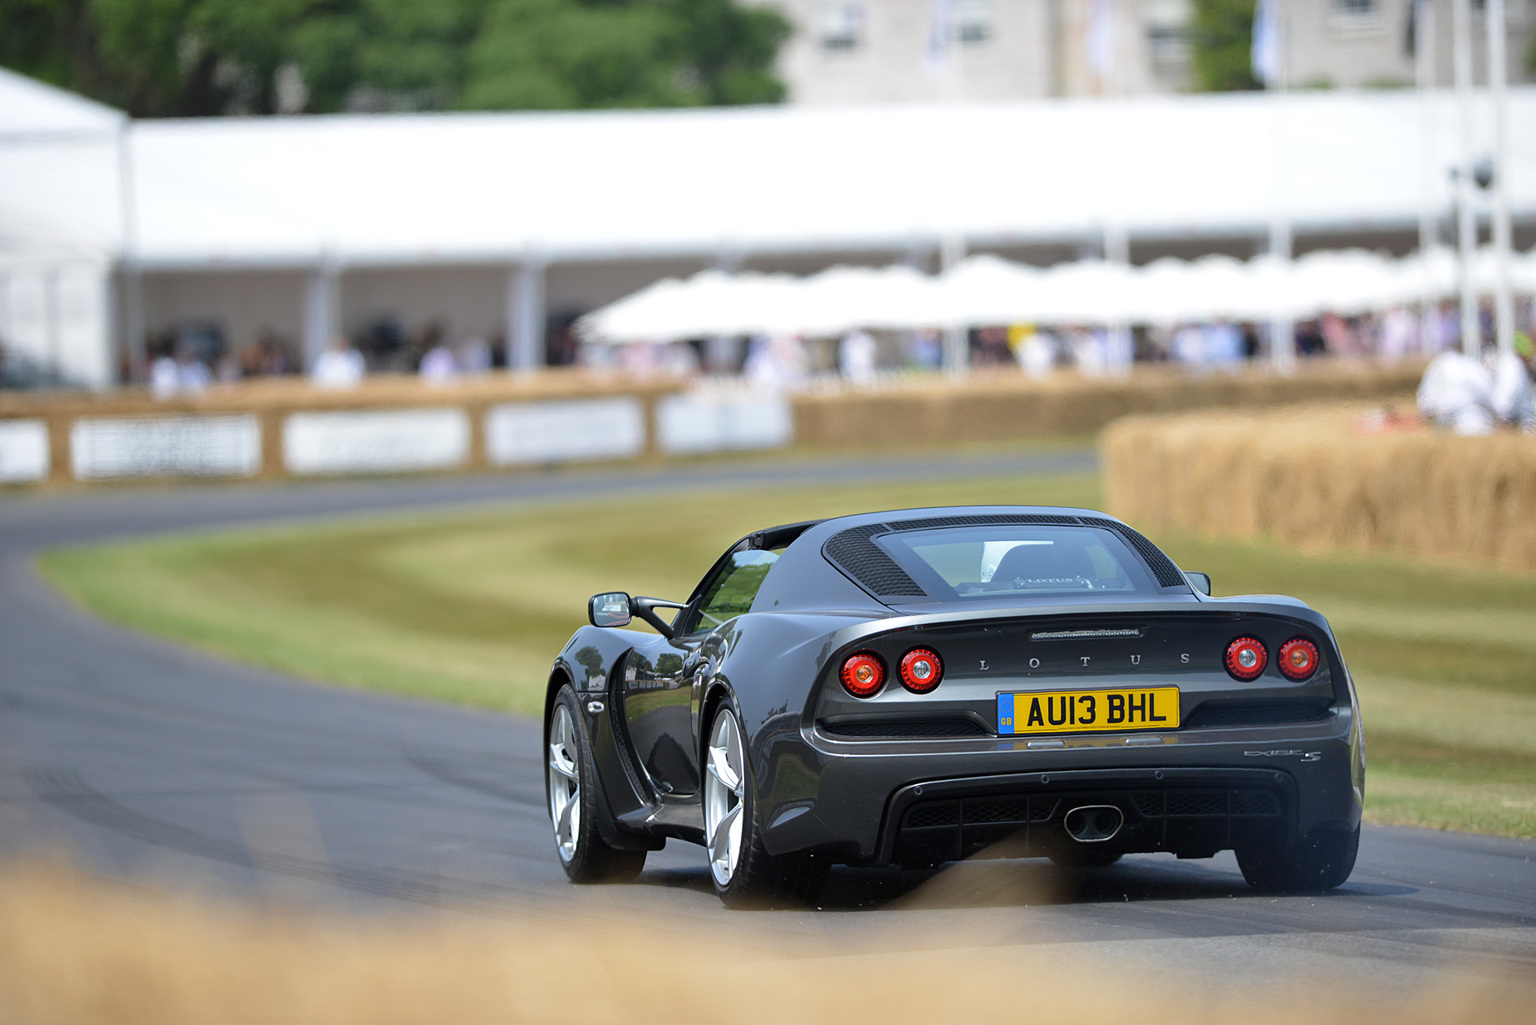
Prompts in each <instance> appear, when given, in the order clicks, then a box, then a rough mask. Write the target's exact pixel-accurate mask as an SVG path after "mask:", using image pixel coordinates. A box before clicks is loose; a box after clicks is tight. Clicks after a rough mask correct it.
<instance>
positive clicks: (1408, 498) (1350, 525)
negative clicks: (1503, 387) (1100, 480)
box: [1101, 403, 1536, 572]
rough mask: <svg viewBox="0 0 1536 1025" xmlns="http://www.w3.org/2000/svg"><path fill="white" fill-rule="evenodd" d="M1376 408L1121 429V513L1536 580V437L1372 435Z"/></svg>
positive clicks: (1107, 457)
mask: <svg viewBox="0 0 1536 1025" xmlns="http://www.w3.org/2000/svg"><path fill="white" fill-rule="evenodd" d="M1371 408H1372V407H1370V406H1368V405H1363V404H1359V403H1354V404H1341V405H1311V406H1299V407H1292V408H1286V409H1278V410H1272V411H1267V412H1259V413H1251V412H1248V413H1245V412H1237V411H1223V412H1214V411H1208V412H1202V413H1191V414H1184V415H1178V416H1135V417H1128V418H1126V419H1122V420H1119V421H1117V422H1115V423H1113V424H1111V425H1110V426H1109V427H1108V428H1107V429H1106V430H1105V432H1104V434H1103V437H1102V441H1101V454H1102V461H1103V468H1104V479H1105V495H1106V498H1107V499H1108V504H1109V507H1110V509H1111V511H1113V512H1114V513H1115V515H1117V516H1120V517H1122V518H1124V519H1126V520H1129V521H1130V522H1132V523H1136V524H1138V525H1141V526H1143V527H1144V528H1149V529H1152V528H1165V529H1174V530H1187V531H1192V532H1196V533H1200V534H1204V535H1208V536H1213V537H1233V538H1253V537H1263V536H1267V537H1273V538H1278V539H1280V540H1282V541H1285V542H1287V543H1289V544H1293V545H1296V546H1298V547H1301V548H1303V549H1306V550H1312V551H1322V550H1328V549H1340V548H1343V549H1354V550H1395V551H1401V552H1410V553H1413V554H1416V555H1421V556H1427V557H1429V558H1432V559H1439V560H1458V559H1466V560H1474V561H1477V562H1480V563H1484V564H1491V565H1499V566H1503V567H1505V568H1507V569H1513V570H1519V571H1526V572H1530V571H1536V438H1531V437H1529V436H1524V435H1518V434H1496V435H1491V436H1488V437H1481V438H1463V437H1456V436H1453V435H1448V434H1443V433H1440V432H1438V431H1434V430H1430V429H1427V428H1418V429H1411V430H1395V431H1389V432H1383V433H1363V432H1362V431H1361V430H1360V418H1361V417H1362V415H1364V414H1367V413H1368V412H1370V410H1371Z"/></svg>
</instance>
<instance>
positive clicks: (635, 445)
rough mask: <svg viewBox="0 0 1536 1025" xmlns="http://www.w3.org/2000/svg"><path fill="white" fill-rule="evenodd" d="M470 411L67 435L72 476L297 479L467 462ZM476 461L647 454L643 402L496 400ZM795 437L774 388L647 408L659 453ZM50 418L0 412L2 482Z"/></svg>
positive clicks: (310, 416) (309, 415)
mask: <svg viewBox="0 0 1536 1025" xmlns="http://www.w3.org/2000/svg"><path fill="white" fill-rule="evenodd" d="M472 426H473V425H472V423H471V414H470V413H469V412H468V411H467V410H464V409H461V408H458V407H452V406H448V407H439V408H426V409H372V410H334V411H324V412H321V411H313V412H297V413H289V414H287V415H285V416H283V418H282V423H281V452H280V453H276V452H273V453H264V452H263V443H262V429H261V421H260V418H259V417H258V416H257V415H256V414H251V413H240V414H218V415H163V416H118V417H113V416H101V417H84V418H81V419H79V420H76V421H75V422H74V424H73V425H72V427H71V428H70V432H69V451H70V470H71V473H72V475H73V476H74V478H75V479H76V480H81V481H94V480H110V479H120V478H131V477H252V476H255V475H256V474H258V473H260V472H261V471H262V468H263V466H264V465H267V464H265V463H264V462H263V458H264V456H265V458H267V459H280V463H279V464H278V465H280V466H281V467H282V469H283V470H284V471H285V472H287V473H290V474H294V475H298V476H319V475H325V476H330V475H343V474H359V473H361V474H386V473H412V472H421V471H429V470H452V469H459V468H465V467H468V466H469V465H470V464H471V462H472V454H473V453H472V433H473V432H472ZM481 426H482V427H483V429H484V441H485V451H484V456H485V463H486V464H488V465H490V466H528V465H541V464H554V463H566V462H580V461H590V460H605V459H633V458H637V457H639V456H641V455H642V454H643V453H644V452H645V451H646V442H647V438H648V430H647V425H646V415H645V407H644V405H643V403H642V402H641V401H640V400H639V399H637V398H634V397H631V396H619V397H613V398H600V399H572V400H558V401H547V402H528V403H515V402H512V403H502V404H499V405H494V406H491V407H490V408H489V409H487V410H485V413H484V418H483V421H482V424H481ZM793 440H794V417H793V413H792V410H791V407H790V404H789V401H788V400H787V399H785V398H784V397H782V396H762V395H745V394H743V395H709V394H684V395H668V396H664V397H663V398H661V399H660V400H659V401H658V403H657V405H656V438H655V447H656V450H657V451H659V452H662V453H664V454H668V455H675V454H689V455H692V454H704V453H710V452H733V451H743V450H748V449H766V448H779V447H783V446H786V445H788V444H790V443H791V442H792V441H793ZM51 470H52V466H51V460H50V438H49V428H48V424H47V423H46V422H45V421H43V420H39V419H27V420H22V419H17V420H0V483H28V482H36V481H41V480H44V479H46V478H47V477H48V475H49V473H50V472H51Z"/></svg>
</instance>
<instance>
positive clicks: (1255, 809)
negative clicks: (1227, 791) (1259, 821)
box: [1232, 790, 1280, 815]
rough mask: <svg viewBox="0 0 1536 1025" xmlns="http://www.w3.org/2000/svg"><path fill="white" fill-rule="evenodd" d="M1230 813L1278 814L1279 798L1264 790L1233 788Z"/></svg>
mask: <svg viewBox="0 0 1536 1025" xmlns="http://www.w3.org/2000/svg"><path fill="white" fill-rule="evenodd" d="M1232 814H1233V815H1279V814H1280V799H1279V798H1277V797H1276V796H1275V795H1274V794H1271V793H1269V792H1268V791H1265V790H1234V791H1232Z"/></svg>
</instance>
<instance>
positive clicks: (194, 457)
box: [69, 415, 261, 480]
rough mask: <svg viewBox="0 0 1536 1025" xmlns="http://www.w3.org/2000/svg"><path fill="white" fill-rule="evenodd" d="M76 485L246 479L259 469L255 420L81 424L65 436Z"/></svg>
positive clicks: (180, 419) (141, 419)
mask: <svg viewBox="0 0 1536 1025" xmlns="http://www.w3.org/2000/svg"><path fill="white" fill-rule="evenodd" d="M69 448H70V461H71V463H72V464H73V466H74V471H75V477H76V478H77V479H78V480H99V479H101V478H105V477H249V476H252V475H253V474H255V473H256V472H257V471H258V470H260V469H261V425H260V424H259V423H257V420H256V418H255V417H254V416H249V415H238V416H144V417H113V418H110V419H108V418H101V419H95V418H84V419H80V420H76V421H75V426H74V428H73V429H72V430H71V431H70V434H69Z"/></svg>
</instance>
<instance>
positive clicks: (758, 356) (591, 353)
mask: <svg viewBox="0 0 1536 1025" xmlns="http://www.w3.org/2000/svg"><path fill="white" fill-rule="evenodd" d="M1518 316H1519V320H1518V322H1519V324H1520V326H1521V327H1522V329H1523V330H1524V331H1525V332H1527V333H1530V334H1536V305H1533V304H1532V303H1531V302H1529V301H1527V302H1524V303H1522V304H1521V305H1520V307H1519V311H1518ZM573 319H574V318H572V317H562V318H560V319H559V320H558V321H556V320H552V321H551V324H550V325H549V333H548V344H547V352H546V358H547V361H548V362H550V363H552V364H553V363H557V362H559V363H564V362H580V363H583V364H585V365H588V366H595V367H603V368H606V369H609V370H612V371H616V372H619V373H622V374H624V375H625V376H630V377H636V378H641V377H657V376H662V377H688V376H693V375H697V374H701V373H702V374H710V375H716V376H739V377H741V378H743V379H744V380H745V381H747V382H749V383H751V384H753V385H754V386H758V387H763V388H776V389H781V388H794V387H797V386H800V385H802V384H805V383H807V382H811V381H817V380H834V379H841V380H843V381H846V382H848V383H851V384H856V385H857V384H867V383H870V382H872V381H874V380H876V379H877V378H878V377H880V376H881V375H889V374H893V373H895V374H902V373H912V372H923V371H936V370H938V369H940V368H941V367H942V365H943V362H944V352H945V348H946V346H945V337H944V335H943V333H941V332H939V331H937V330H926V331H903V332H871V331H865V330H855V331H852V332H849V333H847V334H845V335H843V336H841V337H834V338H806V337H802V336H799V335H773V336H769V335H764V336H760V337H756V338H750V339H747V338H725V339H721V338H716V339H699V340H696V341H691V342H677V343H672V344H665V345H658V344H650V343H636V344H631V345H623V346H603V345H581V344H579V342H578V340H577V338H576V335H575V334H574V333H573V331H572V321H573ZM1480 329H1481V333H1482V341H1483V344H1484V346H1485V347H1491V346H1492V344H1493V333H1494V328H1493V314H1492V311H1491V309H1489V308H1484V309H1483V310H1482V313H1481V316H1480ZM1460 335H1461V320H1460V315H1459V310H1458V307H1457V305H1456V304H1455V303H1454V302H1445V303H1441V304H1440V305H1439V306H1437V307H1435V308H1433V309H1431V310H1430V311H1428V313H1427V315H1426V314H1425V313H1423V312H1422V311H1420V310H1418V309H1410V308H1406V307H1397V308H1393V309H1389V310H1385V311H1383V312H1381V313H1379V314H1375V313H1368V314H1363V315H1360V316H1354V317H1345V316H1340V315H1338V314H1332V313H1329V314H1325V315H1324V316H1322V317H1320V318H1318V319H1316V320H1310V321H1304V322H1301V323H1298V324H1296V325H1295V340H1294V344H1295V352H1296V354H1297V355H1298V356H1299V357H1301V358H1307V359H1310V358H1317V357H1324V356H1338V357H1345V358H1353V359H1380V360H1384V361H1395V360H1401V359H1405V358H1418V357H1433V356H1435V355H1436V354H1438V353H1442V352H1446V351H1458V350H1460V349H1461V337H1460ZM1269 336H1270V326H1269V325H1268V324H1254V323H1232V322H1227V321H1214V322H1208V323H1187V324H1177V325H1152V326H1149V325H1134V326H1131V327H1127V328H1118V329H1115V328H1105V327H1098V326H1089V325H1072V324H1057V325H1035V324H1012V325H1001V324H997V325H986V326H980V327H975V328H972V329H970V330H968V331H967V332H965V333H964V336H963V338H961V339H960V340H959V341H960V342H961V344H963V345H964V346H965V347H966V349H967V353H968V359H969V364H970V366H971V367H973V368H976V369H978V370H982V371H989V372H998V371H1004V372H1006V371H1010V370H1018V371H1022V372H1023V373H1025V374H1027V375H1029V376H1031V377H1045V376H1048V375H1050V374H1052V373H1054V372H1056V371H1058V370H1072V371H1075V372H1078V373H1082V374H1085V375H1090V376H1094V375H1103V374H1116V373H1124V372H1126V371H1128V370H1129V369H1130V368H1131V367H1132V366H1133V365H1136V364H1166V365H1173V366H1180V367H1183V368H1186V369H1187V370H1189V371H1191V372H1195V373H1203V372H1220V371H1223V370H1232V369H1236V368H1240V367H1242V366H1243V365H1245V364H1247V363H1250V362H1253V361H1262V360H1267V359H1269V358H1270V355H1271V344H1270V337H1269ZM152 355H153V358H152V360H151V363H150V367H149V380H148V383H149V385H150V387H151V390H152V391H153V392H154V393H155V394H156V395H158V396H162V397H164V396H169V395H174V394H185V393H188V392H197V391H201V390H202V389H204V388H206V387H208V386H209V385H211V384H213V383H216V382H219V383H226V382H234V381H240V380H248V379H252V378H260V377H274V376H283V375H296V374H300V373H303V367H302V363H301V360H300V357H299V355H298V352H297V347H296V346H295V344H294V342H293V340H292V339H289V338H285V337H282V336H279V335H277V334H275V333H273V332H270V331H265V332H262V333H261V334H260V335H258V336H257V337H256V338H254V339H252V340H250V341H249V342H248V343H246V344H245V345H243V346H240V347H238V348H231V347H229V346H227V345H226V344H225V341H224V338H223V335H222V333H221V332H220V331H218V330H217V329H216V328H211V327H192V328H187V329H184V330H182V331H180V332H178V333H176V334H174V335H172V334H169V333H168V334H165V335H162V336H160V337H159V338H157V339H156V340H155V344H154V346H153V349H152ZM503 356H504V346H503V344H502V340H501V339H500V338H496V339H492V340H487V339H485V338H483V337H480V336H475V335H470V336H459V337H455V336H453V335H451V334H450V332H449V331H448V329H447V327H446V326H445V325H444V324H443V323H441V322H433V323H429V324H427V325H425V326H424V327H422V328H421V329H420V330H419V331H416V332H415V333H407V332H406V331H405V330H404V329H403V328H402V327H401V326H400V325H399V323H398V322H396V321H393V320H388V319H385V320H380V321H378V322H376V323H374V324H372V325H370V326H369V327H368V328H367V329H365V330H363V331H360V332H356V333H354V334H352V335H338V336H336V337H335V338H334V339H333V340H332V341H331V343H330V345H329V346H328V347H327V349H326V351H325V352H324V353H323V354H321V356H320V357H319V358H318V359H317V360H316V363H315V365H314V366H313V367H312V368H311V369H310V371H309V374H310V377H311V379H312V380H313V381H314V383H315V384H316V385H317V386H319V387H324V388H333V389H334V388H349V387H353V386H355V385H357V384H358V383H359V382H361V381H362V380H363V378H364V377H365V376H367V375H368V374H372V373H397V374H399V373H405V374H411V373H414V374H417V375H419V376H420V377H421V378H422V380H424V381H427V382H430V383H443V382H447V381H450V380H453V379H456V378H460V377H464V376H472V375H476V374H482V373H485V372H488V371H490V370H492V369H495V368H497V367H499V366H503V365H504V359H503Z"/></svg>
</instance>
